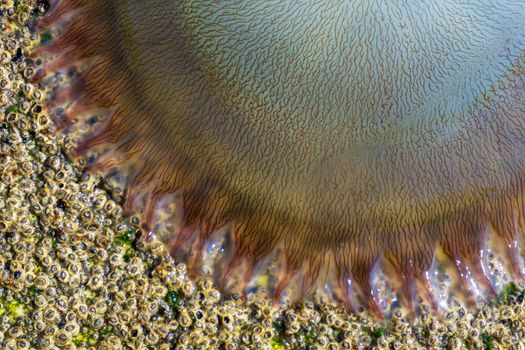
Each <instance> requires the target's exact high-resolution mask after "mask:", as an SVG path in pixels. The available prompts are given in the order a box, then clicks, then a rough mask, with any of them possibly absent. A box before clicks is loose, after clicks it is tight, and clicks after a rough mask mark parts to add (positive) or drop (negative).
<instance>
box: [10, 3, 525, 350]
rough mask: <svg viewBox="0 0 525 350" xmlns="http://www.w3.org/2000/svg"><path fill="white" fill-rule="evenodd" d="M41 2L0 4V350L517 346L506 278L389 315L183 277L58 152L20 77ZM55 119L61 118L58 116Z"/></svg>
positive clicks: (524, 307) (519, 291)
mask: <svg viewBox="0 0 525 350" xmlns="http://www.w3.org/2000/svg"><path fill="white" fill-rule="evenodd" d="M48 8H49V3H48V1H46V0H18V1H17V0H0V12H1V16H0V28H1V31H2V33H1V35H0V86H1V91H0V346H1V348H2V349H28V348H39V349H57V348H61V349H287V348H290V349H330V350H334V349H442V348H447V349H504V348H517V347H518V346H525V341H524V340H523V339H524V336H525V327H524V321H523V320H524V316H525V303H524V300H523V299H524V295H525V294H524V293H525V292H524V290H523V287H522V286H521V285H519V284H515V283H508V284H507V286H506V287H505V289H504V291H503V292H502V293H501V294H500V296H499V298H498V299H497V300H495V301H494V302H493V303H491V304H487V305H484V306H482V307H481V308H480V310H478V311H477V312H476V313H471V312H469V310H467V309H466V308H464V307H463V306H462V305H461V304H460V303H452V305H450V306H449V309H448V311H446V312H445V313H444V314H442V315H436V314H435V313H434V312H431V311H428V312H427V311H426V310H423V311H422V312H421V313H420V314H419V316H418V317H417V318H416V319H413V318H411V317H408V315H406V314H404V313H403V312H402V311H401V310H398V311H396V312H394V313H393V316H392V318H391V319H390V320H389V321H378V320H374V319H373V318H371V317H368V316H367V315H366V314H351V313H348V312H347V311H346V310H345V309H344V308H343V307H342V306H340V305H337V304H333V303H332V302H331V301H330V300H328V299H325V298H323V297H319V298H316V299H315V301H314V300H312V301H306V302H304V303H302V304H300V305H286V304H285V305H281V306H279V307H275V306H272V303H271V302H270V300H269V299H268V298H267V297H266V294H265V293H262V292H261V293H259V292H257V291H255V292H254V293H252V294H249V295H248V296H246V297H244V298H243V297H241V296H240V295H238V294H226V293H224V294H222V293H220V292H219V291H218V290H217V289H216V288H215V286H214V284H213V283H212V281H211V280H209V279H206V278H203V279H201V280H200V281H198V282H194V281H193V280H191V279H190V278H189V277H188V274H187V268H186V266H185V265H184V264H182V263H177V262H176V261H173V259H172V258H171V257H170V256H169V254H168V253H167V252H166V251H165V249H164V246H163V245H162V244H161V243H160V242H157V241H151V242H144V241H142V240H140V239H139V237H140V229H139V227H140V223H139V221H138V219H136V218H133V217H132V218H130V219H126V218H125V217H124V216H123V213H122V208H121V206H120V196H119V194H118V193H117V192H113V191H112V190H111V188H109V189H108V187H110V185H108V184H106V183H105V182H104V181H103V180H101V179H100V178H98V177H94V176H90V175H88V174H86V173H85V172H84V171H83V169H84V167H83V165H82V164H75V163H73V162H72V161H71V160H70V159H69V158H68V157H67V155H66V152H64V150H66V149H67V147H69V143H70V141H69V139H68V137H67V136H63V135H57V133H56V130H55V129H54V125H53V120H54V118H55V116H53V115H50V114H49V113H50V112H49V111H48V110H47V109H46V108H44V102H45V98H46V94H47V92H46V91H44V90H42V89H41V88H40V86H38V84H34V83H31V80H30V78H31V77H32V76H33V75H34V74H36V72H38V70H39V69H42V67H43V66H44V64H45V62H41V61H40V60H38V59H32V58H30V55H29V52H30V50H31V48H32V47H34V46H35V45H38V44H40V43H41V42H46V41H49V40H50V36H51V35H52V34H50V33H44V34H42V33H33V32H32V31H31V28H32V27H33V26H34V23H35V21H36V20H37V19H38V17H39V16H41V15H42V14H44V13H45V11H46V10H47V9H48ZM55 112H57V113H58V114H60V110H58V111H55Z"/></svg>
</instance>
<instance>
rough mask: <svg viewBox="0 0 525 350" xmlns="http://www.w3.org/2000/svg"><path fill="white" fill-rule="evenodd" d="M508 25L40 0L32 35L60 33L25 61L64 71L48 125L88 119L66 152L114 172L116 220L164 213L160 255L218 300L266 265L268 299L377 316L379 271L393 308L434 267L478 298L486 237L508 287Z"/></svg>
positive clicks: (512, 47) (495, 6) (275, 8)
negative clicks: (211, 256)
mask: <svg viewBox="0 0 525 350" xmlns="http://www.w3.org/2000/svg"><path fill="white" fill-rule="evenodd" d="M524 15H525V5H524V4H523V3H522V2H521V1H512V0H504V1H501V0H498V1H495V0H483V1H477V2H475V3H474V2H472V3H469V2H458V1H440V2H431V1H415V0H414V1H411V0H410V1H390V2H388V3H385V2H370V1H313V0H312V1H303V2H293V1H258V0H254V1H241V0H232V1H222V2H217V1H211V0H208V1H206V0H199V1H197V0H193V1H189V0H177V1H173V0H153V1H148V2H147V3H146V2H142V1H138V0H127V1H126V0H111V1H108V0H105V1H101V0H94V1H79V0H56V1H53V2H52V4H51V9H50V11H49V13H48V14H47V15H46V16H45V17H44V18H43V19H42V20H41V21H40V23H39V28H40V29H41V30H48V29H50V28H58V29H59V30H60V32H61V34H60V35H59V36H58V37H57V38H56V39H54V40H53V41H52V42H50V43H47V44H45V45H44V46H43V47H42V48H40V49H39V50H38V53H39V54H41V55H44V56H46V55H47V56H48V57H53V60H51V61H50V62H49V63H48V68H47V72H49V73H50V74H52V73H53V72H57V71H59V70H63V69H69V68H71V67H74V68H75V70H77V71H78V72H80V73H79V75H78V76H77V77H76V78H75V79H74V81H75V82H74V83H73V84H71V86H70V87H69V88H68V89H66V90H65V91H62V92H61V93H59V94H57V95H56V96H54V99H53V102H54V103H55V104H66V105H67V107H66V111H65V117H64V123H65V124H66V125H67V124H68V123H69V122H70V121H71V120H73V119H82V118H86V117H85V116H92V114H93V111H98V112H97V113H98V115H99V116H100V119H101V120H104V123H102V127H101V128H99V130H97V132H96V133H94V134H92V135H90V136H89V137H86V138H84V139H83V140H82V141H81V142H80V143H79V144H78V146H77V147H76V149H75V150H73V151H72V154H74V155H77V156H81V155H83V154H85V153H86V152H92V151H97V152H98V153H97V154H98V157H97V160H96V161H95V162H94V164H93V165H92V170H107V169H111V168H114V167H118V168H120V169H124V170H123V171H124V173H125V174H126V176H127V184H126V207H127V209H128V211H129V212H133V211H134V210H135V209H136V206H137V203H139V202H140V203H142V205H143V206H144V211H143V221H144V222H145V228H146V229H145V231H152V232H155V227H158V223H159V222H160V221H159V220H160V219H159V218H158V215H157V214H158V213H159V212H164V219H163V220H164V221H162V220H161V221H162V222H168V223H170V224H169V225H167V226H169V227H171V229H170V231H169V234H166V233H163V234H162V235H161V238H162V240H163V241H164V243H165V244H166V246H167V247H168V249H169V250H170V252H171V254H172V256H173V257H176V259H181V260H184V261H187V262H188V263H189V264H190V265H191V266H193V267H194V270H199V268H200V266H202V263H203V260H205V259H204V257H205V255H206V252H207V251H208V250H210V249H209V247H210V245H212V243H211V242H215V243H216V246H215V247H216V248H217V247H218V246H219V245H218V243H217V242H220V247H219V248H217V249H216V250H218V251H220V253H221V254H219V255H220V258H219V259H218V260H214V261H213V263H212V265H213V266H214V268H215V270H216V271H215V273H216V276H217V279H218V280H220V281H222V284H223V285H224V286H228V285H232V284H233V285H235V286H236V287H238V288H240V289H243V290H246V288H247V286H248V285H249V284H250V283H251V282H252V281H253V280H254V278H256V276H258V275H259V274H260V271H261V270H264V268H265V267H267V266H269V265H272V266H273V267H272V269H273V273H272V276H273V278H274V280H275V281H274V283H273V284H272V285H271V288H270V289H271V293H273V295H274V296H277V297H276V298H278V296H279V295H281V293H282V292H283V291H284V290H289V291H290V292H291V294H293V295H296V297H297V298H298V299H301V298H303V297H304V296H305V295H307V294H308V293H309V292H311V291H312V290H313V289H315V288H314V287H316V286H318V285H319V284H321V285H322V284H323V283H324V282H326V281H327V283H329V285H330V289H331V291H332V292H333V293H334V294H335V295H337V296H338V298H340V299H341V300H342V301H344V302H345V303H347V304H348V306H349V307H352V306H354V304H356V303H357V304H359V302H356V296H355V295H354V293H355V292H358V294H359V295H362V296H363V295H364V296H365V297H364V301H363V302H361V303H362V304H364V305H366V306H367V307H369V308H371V309H372V310H376V311H377V312H378V313H381V312H382V311H381V310H380V309H381V307H380V306H378V305H377V304H378V297H377V293H376V292H377V288H376V287H375V284H374V283H376V282H374V280H375V279H377V278H376V277H377V275H378V274H379V272H377V271H382V273H383V275H386V276H387V277H388V278H389V279H391V280H392V281H394V283H392V286H393V287H392V288H393V291H394V292H399V293H398V294H400V295H402V297H401V298H400V299H401V300H402V302H403V303H404V304H405V305H407V306H409V307H411V305H413V303H414V294H415V291H416V290H421V291H423V294H425V295H427V296H428V299H429V300H434V294H435V292H434V289H435V288H433V282H434V281H433V277H432V274H429V271H432V266H433V264H434V265H435V263H436V255H435V252H436V249H439V250H440V251H442V254H441V255H440V256H443V257H444V258H443V259H444V260H447V261H449V265H452V266H454V269H455V270H457V273H456V275H457V280H458V281H459V285H460V286H461V287H458V288H457V289H458V291H457V292H458V293H460V291H459V289H462V288H463V289H464V288H467V286H468V284H469V283H470V282H469V281H470V280H474V281H475V284H476V285H479V286H481V288H482V289H483V290H487V291H490V290H492V289H493V287H494V286H493V281H491V279H490V277H489V276H488V273H487V271H486V269H485V267H484V263H483V257H482V253H483V252H486V249H487V246H486V242H487V240H488V237H489V233H491V232H492V233H493V236H495V237H496V239H498V240H499V242H501V243H502V244H500V245H501V246H504V248H505V249H502V251H503V254H504V255H505V257H506V262H507V263H508V264H507V265H508V266H509V270H510V271H511V272H512V274H513V276H514V277H515V278H520V277H521V275H522V268H521V265H520V261H519V240H520V239H521V231H522V228H523V224H524V217H525V216H524V215H525V214H524V206H523V194H524V191H523V180H524V179H523V177H524V174H525V169H524V167H525V162H524V160H525V119H524V112H525V95H524V91H525V90H524V85H525V51H524V49H525V22H524V21H523V16H524ZM175 217H176V219H174V218H175ZM212 250H213V249H212ZM443 259H441V260H443ZM438 260H439V259H438ZM388 278H387V279H388ZM320 281H321V282H320ZM396 281H397V282H396ZM416 286H417V288H416ZM394 294H395V293H394ZM357 299H359V297H357ZM361 299H362V298H361Z"/></svg>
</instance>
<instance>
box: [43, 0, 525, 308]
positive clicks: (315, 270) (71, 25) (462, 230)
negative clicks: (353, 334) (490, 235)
mask: <svg viewBox="0 0 525 350" xmlns="http://www.w3.org/2000/svg"><path fill="white" fill-rule="evenodd" d="M114 18H115V17H114V16H113V9H112V6H111V2H110V1H105V0H90V1H85V0H67V1H64V0H61V1H59V0H55V1H52V4H51V8H50V11H49V12H48V14H47V15H46V16H45V17H43V18H42V19H41V20H40V21H39V24H38V27H39V28H41V29H44V28H51V27H56V26H58V27H63V28H64V30H63V32H62V33H61V34H60V36H59V37H58V38H56V39H55V40H53V41H52V42H50V43H47V44H45V45H44V46H43V47H42V48H40V49H38V50H37V51H36V54H37V55H40V54H56V53H59V56H58V58H56V59H55V60H54V61H52V62H50V63H49V65H48V67H47V71H46V73H50V72H54V71H56V70H60V69H64V68H67V67H72V66H78V65H79V64H81V63H86V67H87V68H84V70H83V72H82V74H81V78H79V79H77V80H76V83H75V84H74V85H73V86H71V87H70V88H68V89H67V90H66V91H64V92H62V93H60V94H59V95H58V96H56V97H55V99H54V101H53V102H54V103H56V104H60V103H63V102H64V101H69V102H73V103H72V104H71V106H70V108H69V109H68V110H66V111H65V117H64V119H63V120H62V121H61V122H63V123H65V124H67V123H68V121H70V120H71V119H73V118H77V117H79V116H81V115H82V114H84V112H86V111H90V110H93V109H96V108H106V110H105V112H106V113H107V114H108V115H110V119H109V121H108V122H107V125H106V126H105V127H104V129H103V130H102V131H101V132H99V133H98V134H96V135H95V136H93V137H91V138H89V139H88V140H85V141H83V142H82V143H81V144H80V145H79V146H78V148H77V149H76V150H75V151H74V152H73V153H74V155H82V154H84V153H85V152H86V151H87V150H89V149H92V148H96V147H98V146H101V145H102V146H104V147H107V148H109V149H110V151H109V152H108V153H107V154H106V155H105V156H104V157H102V159H101V160H99V161H98V163H97V164H96V165H94V167H93V169H91V170H92V171H93V170H100V169H102V170H104V169H107V168H109V167H112V166H127V167H129V168H131V169H133V177H132V178H131V180H130V181H129V184H128V188H127V199H126V206H127V209H128V210H132V209H133V203H134V198H135V197H136V196H138V195H141V194H144V193H146V197H147V201H148V203H149V204H148V205H147V214H146V218H145V222H146V223H147V224H151V222H150V221H151V217H152V210H153V209H154V208H155V203H156V202H157V200H158V199H159V198H161V197H163V196H165V195H167V194H172V193H175V192H177V191H182V194H183V198H184V215H185V217H184V219H185V223H186V226H185V227H184V228H183V229H182V230H181V232H178V233H174V237H173V238H172V239H170V240H168V241H167V242H165V243H166V244H167V246H168V247H169V248H170V250H171V253H172V255H176V254H177V251H178V250H179V249H180V248H181V246H186V248H187V246H188V245H190V246H192V247H193V249H194V250H196V251H198V252H199V253H198V254H197V258H193V260H194V261H193V264H194V266H198V264H199V261H198V260H199V254H200V250H201V248H202V247H203V245H204V244H205V242H206V241H207V240H208V239H209V238H210V237H211V236H212V235H213V234H214V233H215V232H217V231H218V230H219V229H221V228H222V229H224V228H225V227H229V228H228V229H229V230H230V231H231V233H232V238H233V248H232V252H231V254H228V255H229V259H228V260H227V261H225V262H223V263H222V264H220V266H219V267H218V268H219V271H220V275H221V276H222V277H223V278H224V279H227V278H228V277H230V276H234V275H235V276H237V277H239V276H241V277H240V278H239V279H240V283H241V285H242V284H243V283H246V282H247V281H249V280H250V278H251V274H252V273H253V271H254V269H255V267H256V266H257V263H258V262H259V261H261V260H263V259H264V258H266V257H268V256H270V255H272V254H275V252H280V253H281V254H282V257H283V259H284V261H285V267H284V268H283V269H282V271H281V273H280V274H279V282H278V283H277V285H276V287H275V291H274V293H275V295H277V296H278V295H279V294H280V293H281V292H282V290H283V289H284V288H285V287H287V286H289V284H290V283H292V281H295V283H297V286H298V287H297V290H298V294H299V295H300V296H303V295H304V294H306V293H307V292H309V291H310V290H311V289H312V287H313V285H314V284H315V283H316V281H317V279H318V276H319V274H320V273H321V272H323V274H324V272H325V269H326V268H329V267H335V271H336V273H335V274H334V275H335V283H333V289H334V293H335V294H337V295H338V297H339V298H341V300H342V301H343V302H346V304H347V306H348V307H350V308H351V307H352V305H350V304H349V302H348V300H349V294H350V293H351V291H350V290H349V286H348V284H347V279H349V278H351V279H352V281H353V285H354V286H357V287H358V289H359V290H361V292H362V294H363V295H365V296H366V297H365V298H366V300H367V301H366V302H367V303H368V306H369V308H370V309H371V310H372V311H373V312H375V313H377V314H379V313H380V311H379V307H378V306H377V305H376V301H375V300H374V298H373V297H372V296H371V293H370V290H371V284H370V276H371V273H372V270H373V268H374V265H375V264H376V263H377V261H378V259H380V258H381V259H384V261H386V262H388V264H389V265H390V266H391V267H392V268H393V270H394V271H395V273H397V274H398V276H399V277H400V278H401V281H402V285H403V287H401V288H402V294H403V295H404V299H405V303H406V304H407V305H409V306H412V294H413V288H414V285H415V283H416V282H417V283H420V284H422V285H424V286H425V288H427V290H429V288H430V287H429V285H428V281H427V280H425V279H424V273H425V271H427V270H428V269H429V268H430V266H431V264H432V261H433V257H434V252H435V249H436V247H437V246H438V245H439V246H441V247H442V249H443V251H444V252H445V254H446V255H447V256H448V257H449V258H450V259H451V260H452V261H456V260H458V259H459V260H461V261H462V264H463V263H464V266H466V268H468V269H470V271H471V273H472V275H474V276H475V277H476V278H477V280H478V281H479V282H480V283H481V284H484V285H486V286H487V287H488V290H491V289H492V288H491V286H490V281H489V280H488V278H487V276H486V275H485V274H484V271H482V266H481V261H480V255H479V252H480V250H481V249H482V248H483V244H484V243H485V238H486V234H487V231H488V229H489V227H492V228H493V229H494V230H495V231H496V232H497V233H498V236H499V237H501V239H502V240H503V242H504V243H505V245H506V246H507V247H508V249H507V254H508V260H509V262H510V265H511V269H512V271H513V273H514V277H515V278H521V271H520V268H519V264H518V248H517V246H516V244H515V242H516V241H517V239H518V236H519V232H520V230H521V231H522V230H523V228H525V207H524V201H523V196H524V193H525V192H524V190H523V178H521V177H519V176H517V178H516V179H513V181H512V182H511V186H509V190H508V191H507V192H506V193H503V194H501V193H500V194H499V195H488V196H487V197H486V199H485V200H483V201H481V202H479V203H478V204H477V205H475V206H473V207H471V208H469V209H466V210H464V211H463V212H460V213H457V214H454V215H452V216H449V217H446V218H441V219H439V220H438V221H437V222H434V223H431V224H427V225H423V226H422V227H421V226H418V225H415V226H414V227H408V228H405V229H402V230H397V231H395V232H378V233H377V235H376V237H382V238H383V239H382V240H385V241H386V243H383V242H377V241H379V240H374V241H371V242H368V241H367V240H366V237H364V238H363V237H361V242H365V243H364V244H366V245H367V246H366V249H363V246H359V244H358V243H355V242H354V241H355V240H353V241H349V242H344V244H342V245H340V244H338V243H339V242H336V244H334V242H328V243H326V244H324V245H320V244H319V245H318V246H319V247H321V248H320V249H317V250H312V249H310V250H309V251H308V252H307V253H308V254H305V253H304V249H302V247H301V242H298V240H297V239H295V240H294V239H293V235H290V234H282V233H283V232H287V231H290V230H292V229H293V230H296V231H297V232H301V230H312V228H310V227H306V225H305V224H304V223H298V222H287V223H284V222H285V221H286V220H284V219H283V220H282V221H280V220H281V218H279V217H276V215H275V214H274V213H272V212H270V211H269V210H268V209H266V208H265V209H260V210H259V211H258V212H253V211H251V210H250V208H246V209H245V210H244V211H239V210H237V209H236V208H234V207H233V206H232V205H230V204H229V201H231V198H229V197H228V193H223V192H221V191H220V189H218V188H217V186H216V182H218V180H216V179H214V178H205V179H201V178H198V177H196V176H195V174H193V173H192V172H191V159H179V161H180V164H177V165H175V166H173V167H171V168H169V169H166V168H164V169H163V168H162V167H159V168H158V169H156V168H155V167H156V165H155V164H156V160H157V159H155V154H154V152H150V153H148V151H149V150H148V149H147V147H146V148H144V147H143V146H144V145H143V144H141V141H140V139H141V137H140V136H141V132H143V130H146V129H147V126H146V125H144V122H143V119H144V118H141V112H140V111H141V110H144V109H143V108H142V106H140V105H139V104H140V103H141V102H140V98H134V95H135V94H136V93H137V92H136V91H134V90H133V89H129V88H127V87H129V86H132V85H133V75H132V74H129V72H128V71H127V70H126V69H127V68H126V67H125V60H124V59H122V58H123V57H124V49H123V47H122V46H120V45H119V43H121V42H122V40H119V32H118V31H117V30H112V28H114V27H115V26H116V24H115V23H114V21H113V20H114ZM119 89H120V90H119ZM108 91H118V93H106V92H108ZM123 96H124V97H123ZM130 101H133V103H130ZM141 120H142V122H141ZM130 135H132V136H135V137H130ZM148 157H150V158H148ZM145 159H146V160H145ZM188 164H190V165H188ZM153 170H157V171H159V170H160V171H161V174H160V176H156V178H155V179H156V180H155V179H154V178H153V176H152V174H153ZM167 171H173V172H174V173H176V175H177V176H176V177H177V179H181V178H182V179H184V182H183V183H182V185H181V183H180V180H176V179H175V180H174V176H172V174H166V173H165V172H167ZM157 175H158V174H157ZM177 181H179V182H177ZM254 217H255V218H254ZM261 223H262V224H261ZM317 229H318V230H319V232H320V233H319V235H318V237H319V236H323V234H322V232H323V231H322V228H317ZM363 232H368V231H367V229H366V228H365V227H363ZM387 233H389V234H387ZM280 234H282V235H281V236H279V235H280ZM243 236H245V237H246V236H248V237H249V238H250V239H249V242H247V240H243V239H242V237H243ZM394 236H396V237H402V238H404V240H402V239H393V238H392V237H394ZM278 237H284V239H280V240H278V239H277V238H278ZM325 237H330V235H329V234H328V235H326V236H325ZM272 238H273V239H274V240H273V241H272ZM389 240H392V241H391V242H390V241H389ZM275 241H278V244H276V243H275ZM314 244H315V243H314ZM361 244H363V243H361ZM458 269H459V270H460V276H464V273H463V272H464V271H461V267H460V266H458ZM298 276H299V277H298ZM332 282H333V281H332ZM461 283H462V284H463V285H464V286H465V285H466V283H467V282H466V280H465V279H462V280H461ZM429 293H430V292H429Z"/></svg>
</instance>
